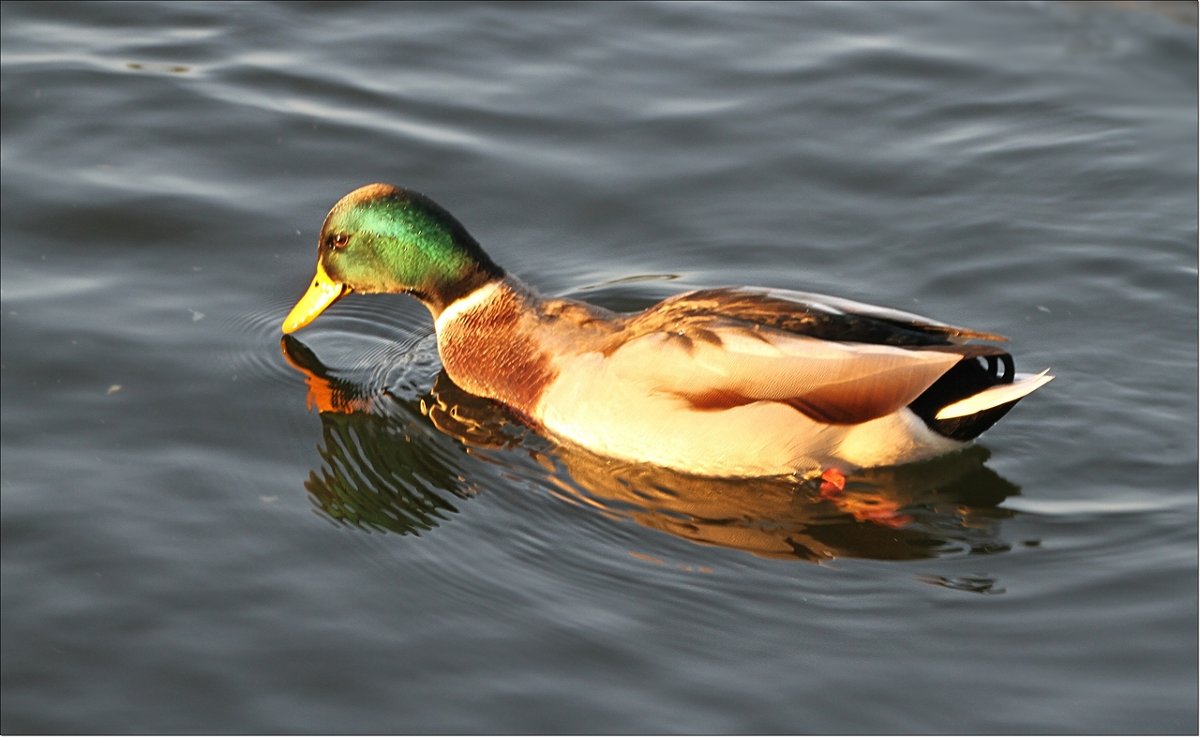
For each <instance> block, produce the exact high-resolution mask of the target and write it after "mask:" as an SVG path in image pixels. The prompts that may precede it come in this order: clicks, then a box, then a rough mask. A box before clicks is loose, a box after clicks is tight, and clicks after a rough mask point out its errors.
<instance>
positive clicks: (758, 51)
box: [0, 3, 1198, 733]
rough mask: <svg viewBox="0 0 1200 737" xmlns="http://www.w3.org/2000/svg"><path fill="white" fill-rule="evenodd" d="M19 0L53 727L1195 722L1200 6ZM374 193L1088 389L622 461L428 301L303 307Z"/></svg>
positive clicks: (549, 256) (509, 251)
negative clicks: (848, 442) (978, 332)
mask: <svg viewBox="0 0 1200 737" xmlns="http://www.w3.org/2000/svg"><path fill="white" fill-rule="evenodd" d="M0 21H2V42H3V47H2V52H0V54H2V58H0V81H2V92H3V110H2V123H3V145H2V150H0V163H2V170H0V176H2V181H0V187H2V208H0V223H2V248H0V258H2V261H0V276H2V291H0V341H2V360H0V386H2V389H3V415H2V419H3V428H2V454H0V500H2V504H3V506H2V511H3V514H2V535H0V539H2V549H3V573H2V576H3V577H2V587H0V590H2V592H3V596H2V614H3V618H2V633H0V634H2V654H0V675H2V690H3V705H2V710H0V716H2V723H0V729H2V730H3V731H4V732H6V733H14V732H101V733H104V732H134V733H145V732H168V733H171V732H176V733H178V732H188V733H195V732H215V733H229V732H239V733H247V732H249V733H255V732H300V733H310V732H332V733H361V732H433V733H447V732H451V733H456V732H478V731H482V732H498V733H509V732H532V733H539V732H619V733H623V732H651V733H677V732H768V733H770V732H1065V733H1094V732H1135V733H1141V732H1185V733H1186V732H1190V733H1195V732H1196V730H1197V726H1198V725H1197V155H1198V151H1197V64H1196V59H1197V30H1196V6H1195V4H1194V3H1184V4H1179V5H1171V4H1159V3H1106V4H1096V5H1092V4H1075V3H1015V4H1008V3H998V4H993V3H980V4H962V5H946V4H915V5H913V4H895V3H887V4H865V5H860V4H841V3H838V4H824V3H814V4H775V3H768V4H757V3H737V4H685V3H664V4H657V3H649V4H615V3H600V4H565V5H543V4H529V5H525V4H517V5H508V4H503V5H493V4H481V5H476V4H465V5H454V4H442V3H437V4H430V5H424V4H416V5H407V4H405V5H391V4H384V5H370V4H368V5H359V4H351V3H329V4H315V5H283V4H279V5H277V4H243V5H232V4H188V3H135V4H124V3H117V4H93V3H87V4H76V5H55V4H49V3H34V4H21V3H5V4H3V5H2V6H0ZM372 181H385V182H393V183H396V184H399V185H403V186H407V187H411V188H413V189H417V190H420V191H423V192H425V193H427V194H429V195H430V196H432V197H434V198H435V199H437V200H438V201H439V202H441V203H442V204H443V205H444V206H446V207H447V208H448V209H450V210H451V211H452V212H454V213H455V214H456V215H457V216H458V217H459V218H460V219H461V220H462V221H463V222H464V223H465V224H466V226H467V227H468V228H469V229H470V230H471V231H472V233H473V234H474V235H475V236H476V237H477V238H478V239H479V240H480V241H481V242H482V243H483V244H484V246H485V248H487V249H488V250H489V252H490V253H491V254H492V255H493V257H494V258H495V259H496V260H497V261H498V262H499V263H500V264H502V265H504V266H505V267H507V268H508V269H509V270H510V271H512V272H513V273H516V274H518V275H520V276H521V277H522V278H523V279H525V280H526V281H527V282H529V283H531V284H533V285H535V286H536V287H538V288H539V289H541V290H543V291H545V292H548V293H552V294H559V295H571V296H576V297H582V298H587V299H592V300H595V301H597V302H599V303H601V304H605V305H607V306H610V307H615V308H620V309H634V308H638V307H642V306H645V305H648V304H650V303H651V302H653V301H655V300H657V299H660V298H662V297H665V296H667V295H670V294H673V293H675V292H678V291H683V290H685V289H689V288H695V287H701V286H715V285H725V284H754V285H763V286H771V287H783V288H792V289H802V290H808V291H818V292H827V293H832V294H838V295H842V296H846V297H851V298H855V299H860V300H865V301H869V302H873V303H879V304H885V305H890V306H894V307H898V308H901V309H907V310H912V311H916V312H920V313H923V314H928V315H929V316H931V317H934V318H937V319H942V320H947V321H951V322H955V323H959V324H965V325H969V326H972V327H977V328H979V329H983V330H988V331H994V332H998V333H1002V334H1006V335H1009V336H1011V337H1012V338H1013V340H1012V344H1011V346H1012V351H1013V353H1014V355H1015V356H1016V357H1017V361H1018V365H1019V367H1020V368H1021V369H1023V370H1034V371H1036V370H1041V369H1042V368H1046V367H1049V368H1051V369H1052V370H1053V372H1054V373H1055V374H1056V375H1057V376H1058V379H1057V380H1056V381H1055V382H1053V383H1052V384H1050V385H1049V386H1047V387H1046V388H1044V389H1043V390H1041V391H1039V392H1038V393H1037V394H1035V395H1034V396H1032V397H1030V398H1028V399H1026V400H1025V401H1024V402H1022V403H1021V404H1020V406H1018V407H1017V408H1016V409H1015V410H1014V411H1013V412H1012V413H1011V414H1010V415H1009V416H1008V417H1007V418H1005V420H1004V421H1002V422H1001V423H1000V424H998V425H997V426H996V427H995V428H993V429H992V430H991V431H990V432H989V433H987V434H986V435H984V437H983V439H982V442H981V443H980V444H979V445H978V446H976V447H975V448H973V449H972V450H971V451H969V452H967V453H964V454H961V455H958V456H954V457H951V458H947V459H943V460H940V461H937V462H932V463H927V464H922V465H918V466H912V467H907V468H900V469H884V470H876V471H873V472H869V473H860V474H856V475H853V476H852V477H851V478H850V480H849V485H848V488H847V494H846V497H845V499H843V500H842V502H841V503H839V504H834V503H832V502H830V501H829V500H827V499H825V498H823V497H822V496H821V494H820V493H819V491H818V490H817V489H816V488H814V487H813V486H812V485H805V484H796V483H785V482H781V481H760V482H748V481H736V482H735V481H712V480H707V481H706V480H702V479H695V478H689V477H687V476H683V475H674V474H667V473H663V472H660V471H655V470H653V469H647V468H639V467H629V466H620V465H618V464H614V463H612V462H609V461H605V460H604V459H600V458H595V457H593V456H590V455H588V454H586V453H583V452H581V451H578V450H573V449H569V448H560V447H556V446H554V445H553V444H551V443H550V442H548V441H546V440H544V439H542V438H539V437H537V436H536V435H534V434H532V433H530V432H528V431H527V430H525V429H524V428H522V426H521V425H520V424H519V423H517V422H515V420H514V419H513V418H512V417H510V416H508V415H506V414H505V412H503V411H502V410H499V409H497V408H496V407H494V406H491V405H489V404H487V403H484V402H480V401H478V400H473V399H472V398H470V397H468V396H465V395H463V394H462V392H461V391H459V390H457V389H456V388H455V387H454V386H453V385H452V384H450V383H449V382H448V381H447V380H446V379H445V377H443V376H439V362H438V358H437V353H436V348H435V345H434V342H433V338H432V324H431V321H430V319H429V317H428V314H427V313H426V312H425V310H424V308H422V307H421V306H420V305H419V304H418V303H416V302H415V301H412V300H409V299H407V298H404V297H399V296H396V297H352V298H349V299H347V300H344V301H343V302H341V303H339V304H338V305H337V306H336V307H334V308H333V309H332V310H331V311H330V312H329V313H328V314H327V315H326V316H324V317H322V319H321V320H320V321H318V322H317V323H316V324H315V325H314V326H313V327H312V328H309V329H307V330H305V331H303V332H301V333H299V334H298V335H297V336H296V338H297V340H292V341H288V342H286V343H282V344H281V341H280V334H279V325H280V322H281V321H282V319H283V317H284V315H285V314H286V312H287V310H288V309H289V308H290V306H291V304H292V303H293V302H294V301H295V299H296V298H297V297H298V296H299V294H300V293H301V292H302V290H303V289H304V287H305V285H306V284H307V282H308V280H309V278H310V277H311V274H312V268H313V263H314V261H313V259H314V253H315V243H316V232H317V230H318V229H319V227H320V224H321V221H322V219H323V218H324V215H325V213H326V211H327V209H328V208H329V207H330V205H332V203H333V202H334V201H336V200H337V199H338V198H339V197H340V196H341V195H343V194H344V193H346V192H347V191H349V190H351V189H353V188H355V187H357V186H359V185H361V184H365V183H367V182H372ZM314 402H315V406H312V405H313V403H314ZM321 409H325V410H327V411H323V412H322V411H319V410H321Z"/></svg>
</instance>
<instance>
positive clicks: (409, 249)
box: [283, 184, 504, 333]
mask: <svg viewBox="0 0 1200 737" xmlns="http://www.w3.org/2000/svg"><path fill="white" fill-rule="evenodd" d="M503 275H504V272H503V270H501V269H500V267H498V266H496V264H494V263H493V262H492V260H491V259H490V258H488V256H487V254H485V253H484V252H483V249H482V248H480V247H479V243H478V242H476V240H475V239H474V238H472V237H471V234H470V233H468V232H467V229H466V228H464V227H463V226H462V224H461V223H459V222H458V220H455V219H454V216H453V215H451V214H450V213H448V212H446V210H444V209H443V208H442V207H441V206H440V205H438V204H437V203H436V202H434V201H433V200H431V199H429V198H428V197H426V196H424V195H422V194H418V193H416V192H410V191H409V190H406V189H402V188H400V187H394V186H392V185H390V184H368V185H367V186H365V187H360V188H358V189H356V190H354V191H353V192H351V193H350V194H348V195H346V196H345V197H343V198H342V199H341V200H339V201H338V203H337V204H336V205H334V206H333V209H332V210H330V211H329V215H328V216H327V217H326V218H325V224H324V225H323V226H321V237H320V239H319V240H318V241H317V273H316V276H315V277H313V281H312V284H311V285H310V286H309V288H308V291H307V292H305V293H304V296H303V297H301V298H300V301H299V302H297V303H296V306H295V307H293V308H292V311H291V313H290V314H289V315H288V316H287V319H286V320H284V321H283V332H285V333H292V332H295V331H297V330H299V329H300V328H302V327H304V326H305V325H307V324H309V323H310V322H312V321H313V320H315V319H316V318H317V316H318V315H320V314H321V313H322V312H323V311H324V310H325V309H326V308H327V307H329V306H330V305H331V304H333V303H334V302H336V301H337V300H339V299H341V298H342V297H344V296H345V295H347V294H349V293H350V292H362V293H364V294H378V293H381V292H387V293H408V294H412V295H414V296H416V297H418V298H419V299H420V300H421V301H422V302H424V303H425V304H426V305H427V306H428V307H429V309H430V311H431V312H433V314H434V316H435V317H436V316H437V315H439V314H441V311H442V309H443V308H444V307H445V306H446V305H448V304H450V303H451V302H453V301H454V300H456V299H458V298H459V297H461V296H463V295H465V294H468V293H470V292H471V291H473V290H475V289H476V288H478V287H480V286H482V285H483V284H485V283H486V282H488V281H490V280H492V279H496V278H498V277H501V276H503Z"/></svg>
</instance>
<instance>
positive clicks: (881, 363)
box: [282, 183, 1054, 478]
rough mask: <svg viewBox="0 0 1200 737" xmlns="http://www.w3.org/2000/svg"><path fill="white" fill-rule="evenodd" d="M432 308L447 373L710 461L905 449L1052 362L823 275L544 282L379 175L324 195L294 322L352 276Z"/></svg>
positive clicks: (581, 436) (723, 466) (611, 448)
mask: <svg viewBox="0 0 1200 737" xmlns="http://www.w3.org/2000/svg"><path fill="white" fill-rule="evenodd" d="M394 293H401V294H408V295H412V296H413V297H415V298H417V299H418V300H420V301H421V302H422V303H423V304H424V305H425V306H426V307H427V308H428V310H429V312H430V314H431V316H432V319H433V324H434V329H435V331H436V337H437V348H438V353H439V356H440V358H441V361H442V366H443V369H444V370H445V372H446V374H447V375H448V376H449V378H450V379H451V380H452V381H453V382H454V383H455V384H456V385H457V386H459V387H460V388H462V389H463V390H465V391H466V392H468V393H470V394H472V395H475V396H478V397H483V398H485V399H489V400H493V401H495V402H499V403H500V404H503V405H505V406H506V407H507V408H508V409H509V410H511V412H512V413H513V414H514V415H515V416H516V417H518V418H520V420H521V421H523V422H525V423H527V424H528V425H529V426H530V427H531V428H533V429H534V430H535V431H537V432H539V433H540V434H543V435H545V436H547V437H549V438H550V439H552V440H554V441H556V442H559V443H567V444H573V445H576V446H580V447H582V448H584V449H586V450H588V451H591V452H593V453H596V454H598V455H600V456H604V457H608V458H612V459H615V460H617V461H620V462H625V463H638V464H641V463H644V464H650V465H653V466H660V467H664V468H669V469H673V470H676V471H681V472H684V473H688V474H692V475H697V476H708V477H731V478H735V477H768V476H790V477H797V478H807V477H812V476H818V475H821V474H822V473H825V472H827V471H830V470H832V471H835V472H845V471H850V470H855V469H863V468H873V467H885V466H897V465H903V464H907V463H911V462H915V461H922V460H927V459H931V458H934V457H937V456H941V455H945V454H948V453H953V452H955V451H958V450H960V449H962V448H963V447H965V446H967V445H969V444H970V443H972V442H973V441H974V440H975V438H977V437H978V436H979V435H980V434H981V433H983V432H984V431H985V430H987V429H988V428H990V427H991V426H992V425H993V424H995V422H996V421H997V420H999V419H1000V418H1001V417H1003V416H1004V415H1005V414H1007V413H1008V411H1009V410H1011V409H1012V408H1013V406H1014V405H1015V404H1016V403H1017V402H1018V401H1019V400H1020V399H1022V398H1023V397H1025V396H1027V395H1028V394H1030V393H1031V392H1033V391H1034V390H1036V389H1038V388H1040V387H1041V386H1043V385H1045V384H1046V383H1047V382H1049V381H1050V380H1051V379H1053V378H1054V377H1053V376H1051V375H1050V374H1049V371H1048V370H1046V371H1042V372H1041V373H1038V374H1022V373H1017V372H1016V371H1015V369H1014V361H1013V358H1012V356H1011V355H1010V354H1009V353H1008V352H1007V351H1005V350H1003V349H1002V348H1001V347H999V346H997V345H996V343H1000V342H1004V341H1005V340H1006V338H1004V337H1003V336H1001V335H997V334H994V333H988V332H983V331H978V330H972V329H969V328H963V327H957V326H954V325H950V324H948V323H943V322H938V321H935V320H931V319H928V318H925V317H921V316H919V315H915V314H912V313H909V312H904V311H900V310H895V309H890V308H887V307H878V306H874V305H870V304H865V303H861V302H856V301H852V300H848V299H841V298H837V297H831V296H826V295H820V294H814V293H808V292H800V291H790V290H782V289H767V288H756V287H744V286H738V287H721V288H704V289H697V290H693V291H689V292H686V293H683V294H679V295H676V296H673V297H670V298H668V299H665V300H663V301H661V302H659V303H658V304H655V305H653V306H651V307H649V308H648V309H646V310H644V311H642V312H637V313H618V312H614V311H611V310H608V309H605V308H603V307H600V306H598V305H594V304H590V303H588V302H584V301H579V300H574V299H562V298H554V297H547V296H543V295H541V294H539V293H538V292H537V291H536V290H535V289H533V288H532V287H530V286H528V285H526V284H525V283H524V282H522V281H521V280H519V279H517V278H516V277H515V276H513V275H512V274H509V273H508V272H506V271H505V270H504V269H503V268H501V267H500V266H498V265H497V264H496V263H495V262H494V261H493V260H492V259H491V257H489V256H488V255H487V253H485V252H484V250H483V248H482V247H481V246H480V244H479V242H478V241H477V240H476V239H475V238H474V237H473V236H472V235H471V234H470V233H469V232H468V230H467V229H466V227H464V226H463V225H462V223H461V222H459V220H458V219H456V218H455V217H454V216H453V215H451V214H450V212H449V211H447V210H446V209H445V208H443V207H442V206H441V205H439V204H437V203H436V202H434V201H433V200H432V199H431V198H429V197H427V196H425V195H423V194H420V193H418V192H415V191H412V190H408V189H404V188H402V187H398V186H395V185H391V184H382V183H377V184H369V185H366V186H364V187H360V188H358V189H356V190H354V191H352V192H350V193H349V194H347V195H346V196H344V197H343V198H342V199H340V200H339V201H338V202H337V203H336V204H335V205H334V206H333V208H332V209H331V210H330V211H329V214H328V215H327V216H326V218H325V221H324V223H323V225H322V227H321V232H320V236H319V238H318V243H317V264H316V273H315V275H314V277H313V280H312V282H311V283H310V285H309V286H308V288H307V290H306V291H305V292H304V294H303V296H301V297H300V299H299V301H298V302H297V303H296V305H295V307H294V308H293V309H292V310H291V312H290V313H289V314H288V315H287V317H286V319H285V320H284V322H283V325H282V330H283V332H284V333H285V334H291V333H293V332H295V331H297V330H300V329H301V328H304V327H305V326H307V325H309V324H310V323H311V322H312V321H313V320H315V319H316V318H317V317H318V316H319V315H321V314H322V313H323V312H324V311H325V310H327V309H328V308H329V307H330V306H331V305H333V304H334V303H335V302H337V301H338V300H340V299H342V298H344V297H346V296H347V295H350V294H394Z"/></svg>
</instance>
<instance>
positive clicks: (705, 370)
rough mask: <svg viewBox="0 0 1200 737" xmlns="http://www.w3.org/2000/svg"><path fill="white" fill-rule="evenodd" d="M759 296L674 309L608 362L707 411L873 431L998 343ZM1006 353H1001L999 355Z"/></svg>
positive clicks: (739, 295) (912, 320) (803, 300)
mask: <svg viewBox="0 0 1200 737" xmlns="http://www.w3.org/2000/svg"><path fill="white" fill-rule="evenodd" d="M808 297H809V295H802V294H800V293H791V292H768V291H765V290H763V291H756V290H749V289H708V290H701V291H697V292H690V293H688V294H684V295H680V296H678V297H674V298H672V299H669V300H667V301H665V302H662V303H660V304H659V305H657V306H656V307H652V308H651V309H649V310H647V311H646V312H644V313H642V314H640V315H638V316H636V317H634V318H631V319H630V321H629V322H628V324H627V325H626V327H625V330H624V331H623V332H622V333H621V334H619V336H615V337H617V338H618V340H616V341H615V342H614V343H613V344H611V345H610V346H609V348H608V350H607V352H608V353H609V360H610V361H611V365H612V366H613V368H614V369H615V370H617V371H618V372H620V374H621V375H622V376H623V377H625V378H626V379H627V380H640V381H643V382H646V383H648V384H649V385H650V390H651V391H654V392H657V393H665V394H671V395H676V396H678V397H679V398H681V399H683V400H685V401H686V402H688V403H689V404H690V405H691V406H692V407H693V408H695V409H698V410H718V409H727V408H731V407H735V406H739V405H745V404H750V403H753V402H758V401H775V402H781V403H785V404H788V405H790V406H792V407H794V408H795V409H797V410H799V411H801V412H803V413H804V414H806V415H808V416H810V417H812V418H813V419H816V420H819V421H822V422H827V423H833V424H851V423H859V422H865V421H867V420H871V419H874V418H876V417H882V416H884V415H888V414H891V413H892V412H895V411H897V410H899V409H900V408H902V407H905V406H907V405H909V404H910V403H912V402H913V401H914V400H915V399H916V398H917V397H919V396H921V394H922V393H923V392H925V391H926V390H927V389H929V387H930V386H932V385H933V384H934V383H935V382H936V381H937V380H938V379H939V378H941V377H942V376H943V375H944V374H945V373H946V372H947V371H949V370H950V369H951V368H953V367H954V366H955V365H956V364H958V363H959V362H960V361H962V360H963V358H964V357H966V356H975V355H990V354H989V353H988V352H987V351H986V350H985V351H984V352H980V349H989V348H990V347H989V346H973V345H959V344H958V341H963V340H967V339H970V338H992V339H996V338H998V337H999V336H993V335H991V334H988V333H980V332H978V331H973V330H968V329H965V328H959V327H956V326H952V325H946V324H944V323H938V322H934V321H931V320H926V319H925V318H922V317H920V316H917V315H912V314H909V313H905V312H899V311H894V310H887V309H885V308H876V307H872V306H870V305H861V304H859V303H855V302H849V301H847V300H838V299H834V298H822V299H823V300H824V301H818V300H817V299H809V298H808ZM991 350H994V351H995V352H996V353H1003V352H1002V351H999V350H998V349H991Z"/></svg>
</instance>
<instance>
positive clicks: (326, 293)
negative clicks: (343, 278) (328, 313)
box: [283, 261, 350, 333]
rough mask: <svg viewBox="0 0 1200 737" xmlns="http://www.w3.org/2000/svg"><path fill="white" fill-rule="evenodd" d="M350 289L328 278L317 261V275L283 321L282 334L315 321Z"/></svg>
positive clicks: (323, 268)
mask: <svg viewBox="0 0 1200 737" xmlns="http://www.w3.org/2000/svg"><path fill="white" fill-rule="evenodd" d="M349 291H350V288H349V287H347V286H346V285H345V284H339V283H338V282H335V281H334V280H333V279H330V278H329V274H326V273H325V267H324V266H322V265H321V262H320V261H317V275H316V276H314V277H313V281H312V284H311V285H310V286H309V288H308V291H307V292H305V293H304V296H303V297H301V298H300V301H299V302H297V303H296V306H295V307H293V308H292V311H291V312H290V313H289V314H288V316H287V319H286V320H284V321H283V332H285V333H294V332H296V331H297V330H299V329H300V328H302V327H304V326H305V325H307V324H309V323H310V322H312V321H313V320H315V319H317V315H320V314H321V313H322V312H324V311H325V308H327V307H329V305H331V304H333V303H334V302H337V301H338V300H339V299H341V297H342V296H343V295H345V294H346V292H349Z"/></svg>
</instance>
